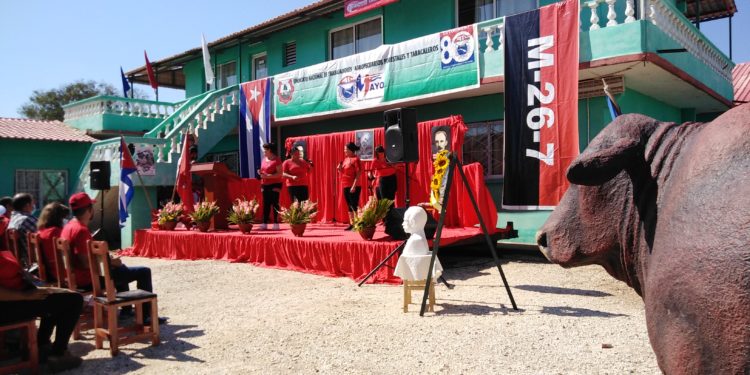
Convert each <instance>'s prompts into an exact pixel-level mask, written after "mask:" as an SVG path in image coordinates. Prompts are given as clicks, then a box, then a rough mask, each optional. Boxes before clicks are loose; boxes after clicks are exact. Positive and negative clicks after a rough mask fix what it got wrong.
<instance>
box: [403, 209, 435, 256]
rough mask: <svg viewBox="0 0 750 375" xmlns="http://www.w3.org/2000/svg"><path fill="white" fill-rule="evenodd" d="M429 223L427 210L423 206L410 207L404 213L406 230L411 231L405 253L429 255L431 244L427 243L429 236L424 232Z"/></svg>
mask: <svg viewBox="0 0 750 375" xmlns="http://www.w3.org/2000/svg"><path fill="white" fill-rule="evenodd" d="M425 224H427V212H426V211H425V210H424V209H423V208H422V207H416V206H415V207H409V209H407V210H406V213H404V222H403V224H401V225H402V226H403V227H404V232H406V233H411V236H410V237H409V239H408V240H407V241H406V246H405V247H404V252H403V254H404V255H428V254H429V253H430V246H429V245H428V244H427V236H425V234H424V226H425Z"/></svg>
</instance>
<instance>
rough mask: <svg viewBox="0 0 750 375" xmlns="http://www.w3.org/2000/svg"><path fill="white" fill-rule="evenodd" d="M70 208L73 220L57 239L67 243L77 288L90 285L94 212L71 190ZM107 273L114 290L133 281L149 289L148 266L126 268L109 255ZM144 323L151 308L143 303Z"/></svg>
mask: <svg viewBox="0 0 750 375" xmlns="http://www.w3.org/2000/svg"><path fill="white" fill-rule="evenodd" d="M68 203H69V204H70V209H71V210H73V216H74V218H73V220H71V221H69V222H68V224H66V225H65V227H64V228H63V230H62V233H61V234H60V237H61V238H64V239H66V240H67V241H68V243H69V244H70V251H71V254H72V256H71V259H72V260H73V271H74V273H75V278H76V283H77V284H78V287H79V288H80V287H81V286H84V287H85V286H88V287H89V288H90V287H91V271H89V261H88V251H89V248H88V246H87V241H89V240H91V232H90V231H89V228H88V225H89V223H90V222H91V218H92V217H93V215H94V209H93V204H94V201H93V200H92V199H91V198H89V196H88V195H86V193H75V194H73V195H72V196H71V197H70V200H69V201H68ZM110 267H111V268H110V273H111V276H112V280H113V282H114V283H115V287H116V288H117V291H118V292H124V291H127V290H128V284H129V283H130V282H133V281H135V282H136V283H137V286H138V289H141V290H145V291H148V292H153V287H152V284H151V269H150V268H148V267H128V266H126V265H124V264H123V263H122V260H120V258H112V259H111V261H110ZM143 307H144V311H143V316H144V322H145V323H146V324H150V322H151V318H150V315H151V309H150V306H149V304H144V305H143ZM123 312H124V313H126V314H128V313H132V308H131V309H125V308H123ZM166 320H167V319H166V318H162V317H160V318H159V323H160V324H161V323H164V322H166Z"/></svg>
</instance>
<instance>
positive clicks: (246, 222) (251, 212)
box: [227, 198, 258, 234]
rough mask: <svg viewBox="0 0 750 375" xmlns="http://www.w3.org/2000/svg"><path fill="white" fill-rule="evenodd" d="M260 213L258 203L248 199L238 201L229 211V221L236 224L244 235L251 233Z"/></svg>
mask: <svg viewBox="0 0 750 375" xmlns="http://www.w3.org/2000/svg"><path fill="white" fill-rule="evenodd" d="M257 211H258V201H257V200H255V199H253V200H250V201H249V200H247V199H244V198H243V199H239V198H238V199H236V200H235V201H234V204H232V209H231V210H229V216H227V221H228V222H229V223H230V224H236V225H237V226H238V227H239V228H240V231H241V232H242V233H244V234H248V233H250V231H251V230H252V229H253V223H254V222H255V213H256V212H257Z"/></svg>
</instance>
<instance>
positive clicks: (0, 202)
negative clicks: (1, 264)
mask: <svg viewBox="0 0 750 375" xmlns="http://www.w3.org/2000/svg"><path fill="white" fill-rule="evenodd" d="M11 211H13V198H11V197H2V198H0V250H8V249H9V248H8V239H7V238H6V236H5V231H7V230H8V226H9V225H10V213H11Z"/></svg>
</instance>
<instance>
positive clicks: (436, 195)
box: [430, 150, 450, 211]
mask: <svg viewBox="0 0 750 375" xmlns="http://www.w3.org/2000/svg"><path fill="white" fill-rule="evenodd" d="M448 154H449V152H448V150H443V151H440V152H439V153H438V154H437V157H435V161H434V162H433V163H432V167H433V169H434V170H435V172H434V174H433V175H432V181H431V183H430V204H431V205H432V207H434V208H435V209H436V210H438V211H440V209H441V207H442V203H443V197H441V196H440V195H441V194H440V193H441V190H443V191H444V189H445V186H444V182H443V180H444V179H445V173H446V172H448V164H449V163H450V159H449V158H448ZM441 188H442V189H441Z"/></svg>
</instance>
